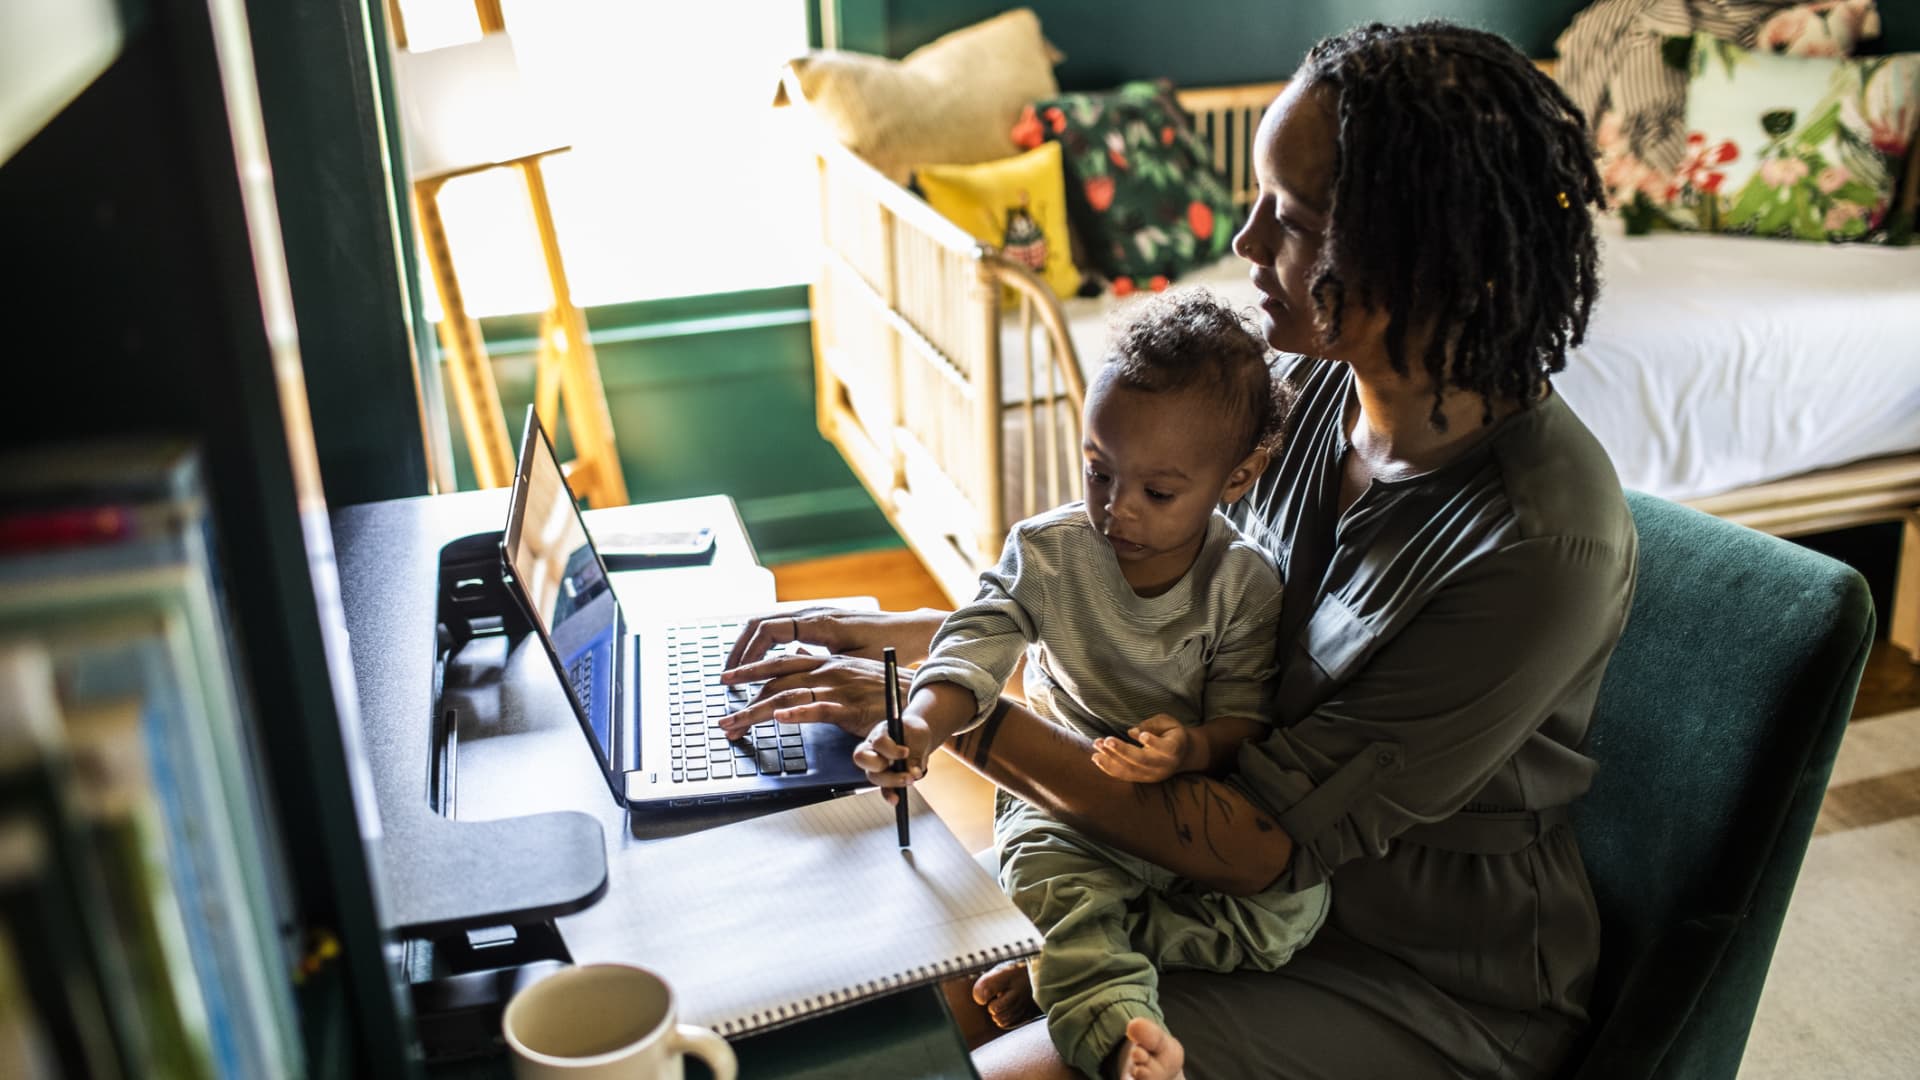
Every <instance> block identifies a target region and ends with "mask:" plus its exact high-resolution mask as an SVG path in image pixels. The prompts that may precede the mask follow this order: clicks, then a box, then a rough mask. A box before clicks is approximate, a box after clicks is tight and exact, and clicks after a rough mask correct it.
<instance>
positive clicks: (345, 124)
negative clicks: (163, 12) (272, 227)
mask: <svg viewBox="0 0 1920 1080" xmlns="http://www.w3.org/2000/svg"><path fill="white" fill-rule="evenodd" d="M247 15H248V22H249V24H250V30H251V37H252V41H253V51H254V56H255V60H256V69H255V70H256V71H257V72H258V80H259V86H260V101H261V110H262V113H263V117H264V120H265V126H266V132H267V147H268V152H269V154H270V155H271V157H272V159H273V162H274V170H273V176H274V191H275V194H276V196H277V197H278V202H279V206H280V230H281V234H282V236H283V237H284V238H285V243H286V254H287V273H288V276H289V279H290V281H291V284H292V287H293V300H294V313H295V319H296V321H297V323H298V325H299V332H300V347H301V353H302V356H303V359H304V360H305V364H306V375H307V399H308V405H309V408H310V409H311V411H312V414H313V436H314V443H315V445H316V446H317V448H318V450H319V454H320V470H321V475H322V477H323V479H324V481H325V484H326V492H327V503H328V505H330V506H344V505H347V504H349V503H358V502H368V501H372V500H375V499H391V498H400V497H403V496H408V495H423V494H426V493H427V492H428V491H429V490H430V485H431V483H432V480H431V477H430V475H429V462H430V460H432V459H431V458H430V453H432V454H438V455H440V458H441V460H444V458H445V455H446V453H447V451H446V450H444V449H443V446H444V438H445V436H444V429H445V425H444V423H440V424H438V425H437V427H438V428H439V432H440V433H439V435H438V436H437V437H436V436H434V435H430V434H429V433H430V432H432V431H434V430H435V427H436V425H435V424H434V423H432V422H430V417H429V414H428V412H427V408H426V404H427V403H428V402H429V401H430V400H432V399H431V398H428V397H425V396H423V395H422V393H421V388H422V380H421V378H420V373H421V371H422V368H421V366H420V360H421V358H422V354H421V353H420V352H419V345H420V341H419V338H418V337H417V335H416V328H419V327H424V325H425V321H424V319H422V318H421V317H420V312H419V305H418V300H417V297H416V296H415V290H414V288H413V282H415V281H416V280H418V279H417V278H416V277H415V275H414V266H413V262H414V258H413V242H412V223H411V213H410V211H409V209H408V206H407V202H406V181H405V171H404V168H403V161H402V159H401V158H400V157H399V154H398V149H399V133H398V131H397V113H396V112H395V111H394V110H393V97H392V73H391V71H390V70H389V69H390V64H389V62H388V57H387V51H386V41H387V30H386V21H385V12H384V10H383V9H382V8H381V7H380V5H379V4H378V3H377V2H375V3H368V2H367V0H327V2H322V3H299V4H288V3H280V2H267V0H249V2H248V3H247ZM430 389H431V390H432V391H433V392H434V393H435V394H436V395H437V391H438V386H437V384H436V385H433V386H431V387H430Z"/></svg>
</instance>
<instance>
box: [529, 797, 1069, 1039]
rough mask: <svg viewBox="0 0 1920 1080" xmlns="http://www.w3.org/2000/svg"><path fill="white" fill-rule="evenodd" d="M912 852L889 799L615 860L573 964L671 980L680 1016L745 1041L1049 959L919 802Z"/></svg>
mask: <svg viewBox="0 0 1920 1080" xmlns="http://www.w3.org/2000/svg"><path fill="white" fill-rule="evenodd" d="M911 799H912V802H911V805H912V808H913V809H912V821H913V848H912V850H911V851H902V850H901V849H900V848H899V846H898V841H897V839H896V837H895V833H894V825H893V808H892V807H890V806H888V805H887V803H886V801H885V800H884V799H882V798H881V797H880V793H879V792H877V791H869V792H864V793H862V794H859V795H853V796H848V797H846V798H841V799H829V800H827V801H826V802H821V803H814V804H812V805H810V806H803V807H799V808H797V809H794V810H788V811H785V812H783V813H779V814H772V815H769V816H767V817H762V818H755V819H754V820H752V821H743V822H740V823H739V824H736V825H728V826H726V827H724V828H719V829H713V830H710V831H708V832H702V833H695V834H693V835H690V836H680V837H675V838H673V839H671V840H661V841H658V842H655V843H651V844H644V845H640V846H636V847H631V848H628V849H626V850H624V851H619V852H615V853H614V854H613V855H612V856H610V857H609V859H608V866H607V875H608V888H607V895H606V897H605V898H604V899H602V900H601V901H600V902H599V903H597V904H595V905H594V906H592V907H590V908H588V909H587V910H585V911H583V912H581V913H579V914H577V915H569V916H565V917H563V918H561V919H560V920H559V927H560V934H561V937H562V938H564V939H565V941H566V943H567V949H568V951H569V952H571V953H572V954H573V958H574V960H575V962H577V963H582V964H586V963H594V962H599V961H618V962H622V963H630V964H640V965H642V966H645V967H649V968H652V969H654V970H655V971H658V972H660V973H661V974H662V975H664V976H665V977H666V979H667V981H668V982H670V983H671V984H673V989H674V994H675V996H676V997H677V998H678V999H679V1004H680V1019H681V1021H682V1022H684V1023H692V1024H703V1025H705V1026H707V1027H711V1028H713V1029H714V1030H715V1031H718V1032H719V1033H720V1034H722V1035H726V1036H736V1035H743V1034H746V1033H748V1032H752V1031H758V1030H761V1029H763V1028H769V1027H777V1026H779V1025H781V1024H786V1023H791V1022H793V1021H796V1020H800V1019H803V1018H805V1017H807V1016H810V1015H812V1014H814V1013H817V1012H822V1011H825V1010H829V1009H835V1008H840V1007H842V1006H846V1005H852V1004H854V1003H855V1002H858V1001H862V1000H865V999H867V998H870V997H874V996H876V995H879V994H884V993H889V992H892V991H894V990H898V989H904V988H906V987H909V986H916V985H919V984H921V983H926V982H931V981H933V980H935V979H940V978H943V977H945V976H948V975H956V974H961V973H964V972H968V971H975V970H979V969H981V968H985V967H988V966H990V965H992V964H995V963H998V962H999V961H1001V960H1006V959H1011V958H1014V957H1018V956H1030V955H1032V954H1034V953H1036V952H1038V951H1039V950H1040V935H1039V934H1038V932H1036V931H1035V930H1034V928H1033V924H1032V923H1030V922H1028V921H1027V918H1026V916H1024V915H1022V914H1020V911H1019V909H1017V908H1015V907H1014V906H1013V902H1012V901H1010V900H1008V899H1007V898H1006V896H1005V895H1004V894H1003V893H1001V891H1000V887H999V885H998V884H996V883H995V882H994V880H993V878H992V876H991V875H989V874H988V873H987V872H986V871H985V870H983V869H981V867H980V864H978V863H976V862H974V861H973V857H972V856H971V855H969V854H968V853H967V852H966V850H965V849H964V848H962V847H961V846H960V842H959V841H958V840H955V839H954V837H953V834H952V833H951V832H948V831H947V827H946V825H945V824H944V823H943V822H941V820H940V819H939V817H937V816H936V815H935V814H934V813H933V812H932V811H931V810H929V809H928V808H927V804H926V802H925V801H924V800H922V799H921V798H920V797H919V796H917V795H915V796H912V797H911Z"/></svg>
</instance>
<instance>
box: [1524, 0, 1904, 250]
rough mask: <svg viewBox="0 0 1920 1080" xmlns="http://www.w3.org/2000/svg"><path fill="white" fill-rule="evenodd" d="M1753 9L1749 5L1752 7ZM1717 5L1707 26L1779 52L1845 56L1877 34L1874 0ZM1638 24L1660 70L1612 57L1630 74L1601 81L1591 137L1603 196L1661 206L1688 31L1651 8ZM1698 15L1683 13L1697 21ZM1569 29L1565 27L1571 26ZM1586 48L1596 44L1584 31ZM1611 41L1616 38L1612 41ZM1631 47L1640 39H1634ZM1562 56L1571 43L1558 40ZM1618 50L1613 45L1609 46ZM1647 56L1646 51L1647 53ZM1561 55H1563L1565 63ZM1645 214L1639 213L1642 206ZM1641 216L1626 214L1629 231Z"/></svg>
mask: <svg viewBox="0 0 1920 1080" xmlns="http://www.w3.org/2000/svg"><path fill="white" fill-rule="evenodd" d="M1757 10H1758V9H1756V11H1757ZM1735 15H1736V12H1733V11H1729V10H1722V11H1720V12H1719V13H1718V16H1717V17H1716V20H1715V21H1713V22H1712V24H1711V26H1710V27H1707V28H1710V29H1711V30H1712V31H1713V33H1714V36H1716V37H1720V38H1724V39H1726V40H1730V41H1737V42H1749V41H1750V42H1752V43H1753V44H1754V45H1755V47H1756V48H1758V49H1760V50H1761V51H1763V52H1770V53H1775V54H1778V55H1781V56H1819V57H1836V56H1851V55H1853V50H1854V48H1855V47H1856V46H1857V45H1859V43H1860V42H1861V41H1864V40H1867V39H1869V38H1877V37H1879V36H1880V13H1879V11H1878V10H1877V8H1876V7H1875V0H1816V2H1813V3H1805V4H1795V5H1792V6H1791V7H1785V8H1781V9H1780V10H1778V11H1775V12H1774V13H1772V14H1771V15H1766V14H1764V12H1760V13H1752V12H1749V13H1744V14H1741V16H1740V17H1739V18H1735V17H1734V16H1735ZM1640 19H1641V22H1640V23H1639V24H1638V25H1639V26H1640V27H1641V29H1642V30H1651V31H1653V41H1654V42H1657V44H1655V45H1653V46H1652V47H1653V48H1655V49H1656V50H1657V52H1658V56H1659V70H1657V71H1655V72H1651V73H1650V72H1647V71H1645V70H1643V69H1642V68H1641V67H1638V66H1636V65H1635V64H1634V63H1633V62H1631V61H1621V60H1615V61H1614V66H1615V69H1616V70H1617V71H1619V72H1620V73H1622V74H1623V75H1627V76H1629V77H1627V78H1625V79H1623V80H1622V81H1621V82H1619V83H1617V84H1616V83H1609V84H1607V87H1606V93H1607V95H1608V99H1607V100H1606V101H1605V103H1604V105H1603V106H1601V107H1599V108H1597V109H1596V111H1595V113H1594V116H1595V119H1594V142H1595V144H1596V146H1597V148H1598V149H1599V159H1600V160H1599V164H1600V173H1601V177H1602V179H1603V180H1604V182H1605V184H1606V188H1607V196H1608V202H1609V203H1610V204H1611V205H1613V206H1614V207H1618V208H1626V207H1631V206H1633V205H1634V204H1635V203H1648V202H1650V203H1652V204H1654V205H1655V206H1660V205H1663V204H1666V203H1669V202H1672V201H1673V199H1674V198H1676V197H1677V196H1678V195H1679V191H1680V188H1679V183H1678V181H1677V180H1676V178H1675V174H1674V168H1675V166H1677V165H1678V164H1679V163H1680V159H1681V157H1682V155H1683V153H1684V152H1685V151H1686V150H1687V149H1688V147H1687V145H1686V144H1685V142H1684V141H1683V138H1684V128H1683V127H1682V125H1683V124H1684V123H1685V119H1686V101H1687V75H1688V70H1689V65H1690V61H1691V59H1692V55H1693V39H1692V38H1691V37H1687V36H1679V37H1670V36H1665V34H1666V33H1679V31H1677V30H1672V31H1667V30H1664V28H1665V26H1666V25H1667V24H1666V23H1665V22H1664V21H1663V20H1661V19H1658V18H1656V17H1655V16H1654V15H1653V14H1652V13H1646V14H1643V15H1642V16H1641V17H1640ZM1697 20H1698V15H1697V14H1696V15H1692V16H1689V17H1688V20H1687V21H1692V22H1693V23H1694V25H1696V26H1699V25H1700V22H1699V21H1697ZM1570 33H1571V32H1570ZM1583 40H1584V41H1585V44H1586V46H1587V48H1589V49H1590V50H1591V49H1594V48H1597V47H1598V46H1597V45H1596V43H1595V42H1594V41H1593V40H1592V33H1591V32H1588V33H1587V35H1586V37H1585V38H1584V39H1583ZM1613 44H1615V45H1617V43H1613ZM1635 47H1636V48H1645V47H1647V46H1643V45H1636V46H1635ZM1561 48H1562V56H1563V57H1568V52H1567V50H1568V49H1569V48H1570V44H1569V42H1567V41H1563V42H1562V44H1561ZM1615 51H1617V49H1616V50H1615ZM1649 58H1651V57H1650V56H1649ZM1569 59H1571V58H1570V57H1568V59H1563V61H1562V64H1563V66H1565V65H1566V64H1567V63H1568V61H1569ZM1642 217H1644V213H1643V214H1642ZM1639 224H1640V222H1639V221H1638V220H1636V219H1635V217H1634V216H1633V215H1628V226H1629V231H1636V229H1635V227H1636V226H1637V225H1639Z"/></svg>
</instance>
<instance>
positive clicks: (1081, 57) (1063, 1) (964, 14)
mask: <svg viewBox="0 0 1920 1080" xmlns="http://www.w3.org/2000/svg"><path fill="white" fill-rule="evenodd" d="M1588 2H1589V0H1451V2H1448V0H1291V2H1289V3H1275V2H1274V0H1207V2H1206V3H1186V4H1166V3H1159V2H1157V0H1106V2H1097V3H1096V2H1092V0H1029V3H1028V4H1027V6H1028V7H1031V8H1033V10H1034V11H1035V13H1037V14H1038V15H1039V16H1040V25H1041V26H1043V27H1044V28H1045V29H1046V34H1047V39H1048V40H1049V41H1052V42H1053V43H1054V44H1055V45H1056V46H1058V47H1059V49H1060V51H1062V52H1064V53H1066V54H1067V59H1066V62H1065V63H1063V64H1061V65H1060V68H1059V70H1058V75H1059V79H1060V85H1061V86H1063V87H1065V88H1067V89H1094V88H1099V87H1104V86H1111V85H1113V84H1115V83H1117V82H1121V81H1123V80H1126V79H1129V78H1140V77H1149V76H1154V77H1157V76H1165V77H1167V78H1170V79H1172V80H1173V81H1174V82H1175V83H1176V84H1179V85H1183V86H1212V85H1218V84H1221V83H1236V82H1259V81H1262V80H1265V79H1284V78H1286V77H1287V76H1288V75H1289V74H1291V73H1292V72H1293V69H1294V68H1295V67H1296V66H1297V65H1298V64H1299V63H1300V59H1301V57H1303V56H1305V55H1306V52H1307V49H1308V47H1309V46H1311V45H1312V44H1313V43H1314V42H1315V41H1318V40H1319V39H1320V38H1322V37H1325V36H1326V35H1328V34H1331V33H1334V32H1336V31H1339V30H1344V29H1346V28H1347V27H1350V26H1354V25H1356V24H1359V23H1365V22H1375V21H1378V22H1409V21H1412V20H1416V19H1422V18H1428V17H1433V16H1443V17H1445V18H1449V19H1452V20H1454V21H1456V22H1462V23H1466V24H1468V25H1472V26H1480V27H1483V28H1485V29H1488V30H1493V31H1496V32H1498V33H1501V34H1504V35H1506V36H1507V37H1508V38H1510V39H1511V40H1512V41H1513V42H1514V43H1515V44H1517V45H1519V46H1520V47H1521V48H1522V49H1523V50H1525V51H1526V52H1528V53H1529V54H1530V55H1535V56H1551V55H1552V54H1553V39H1554V38H1555V37H1557V36H1558V35H1559V33H1560V31H1561V30H1563V29H1565V27H1566V25H1567V23H1568V22H1570V21H1571V20H1572V18H1573V15H1574V13H1575V12H1577V11H1579V10H1580V9H1581V8H1583V7H1585V6H1586V5H1587V3H1588ZM1012 6H1015V5H1013V4H1007V3H994V2H992V0H889V2H888V3H887V4H886V5H885V17H886V24H885V31H884V34H885V40H886V42H887V50H888V52H889V53H890V54H891V55H893V56H904V55H906V54H907V53H908V52H910V51H912V50H913V49H914V48H917V47H918V46H920V45H923V44H925V43H926V42H928V41H931V40H933V39H934V38H936V37H939V36H940V35H941V34H944V33H946V32H947V31H949V30H954V29H957V28H959V27H962V26H965V25H967V24H968V23H971V22H974V21H976V20H978V19H981V18H984V17H986V16H988V15H991V14H993V13H994V12H997V11H1003V10H1005V9H1006V8H1009V7H1012ZM847 14H848V16H849V17H850V18H851V17H853V15H854V13H852V12H849V13H847Z"/></svg>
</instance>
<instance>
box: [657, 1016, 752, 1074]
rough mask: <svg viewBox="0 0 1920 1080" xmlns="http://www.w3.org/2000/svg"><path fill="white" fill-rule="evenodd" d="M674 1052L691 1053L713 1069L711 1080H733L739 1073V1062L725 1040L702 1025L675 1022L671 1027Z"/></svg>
mask: <svg viewBox="0 0 1920 1080" xmlns="http://www.w3.org/2000/svg"><path fill="white" fill-rule="evenodd" d="M673 1049H674V1052H675V1053H681V1054H692V1055H693V1056H694V1057H697V1058H699V1059H700V1060H701V1061H704V1062H706V1063H707V1068H709V1069H712V1070H713V1080H734V1078H735V1077H737V1076H738V1075H739V1074H740V1062H739V1060H738V1059H737V1058H735V1057H734V1056H733V1047H731V1046H728V1045H727V1040H725V1039H723V1038H721V1037H720V1036H718V1035H715V1034H714V1033H713V1032H712V1031H709V1030H708V1029H706V1028H703V1027H697V1026H695V1025H693V1024H676V1025H675V1026H674V1029H673Z"/></svg>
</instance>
